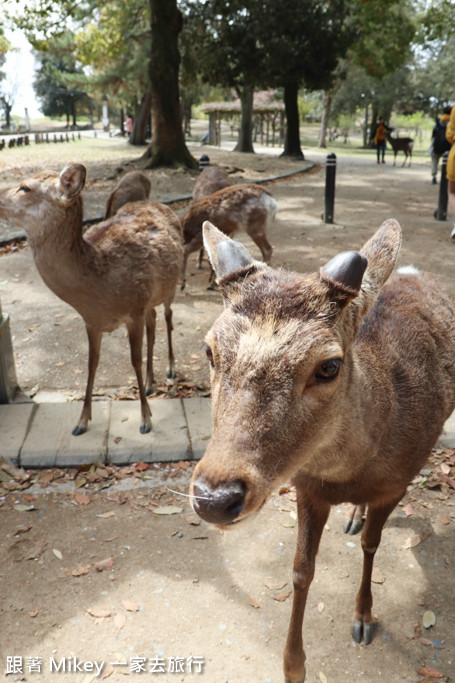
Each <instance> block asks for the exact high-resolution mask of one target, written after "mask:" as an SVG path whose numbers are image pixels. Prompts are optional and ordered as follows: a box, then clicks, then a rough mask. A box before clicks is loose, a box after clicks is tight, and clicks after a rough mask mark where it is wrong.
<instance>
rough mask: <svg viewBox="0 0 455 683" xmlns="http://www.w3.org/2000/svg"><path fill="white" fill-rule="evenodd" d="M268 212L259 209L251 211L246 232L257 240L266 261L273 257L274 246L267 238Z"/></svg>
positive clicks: (254, 240) (268, 261)
mask: <svg viewBox="0 0 455 683" xmlns="http://www.w3.org/2000/svg"><path fill="white" fill-rule="evenodd" d="M267 218H268V215H267V212H265V211H263V210H261V209H257V210H255V211H251V213H250V215H249V217H248V223H247V225H246V228H245V230H246V233H247V235H249V236H250V237H251V239H252V240H253V242H255V243H256V244H257V245H258V247H259V249H260V250H261V254H262V258H263V259H264V261H265V262H266V263H270V259H271V258H272V252H273V247H272V245H271V244H270V242H269V241H268V239H267V234H266V226H267V222H268V221H267Z"/></svg>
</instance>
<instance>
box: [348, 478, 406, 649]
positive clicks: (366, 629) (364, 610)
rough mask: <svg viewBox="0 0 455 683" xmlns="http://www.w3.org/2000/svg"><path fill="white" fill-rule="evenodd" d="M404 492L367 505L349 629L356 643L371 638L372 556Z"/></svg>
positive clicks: (367, 640) (369, 641) (366, 641)
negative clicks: (359, 581)
mask: <svg viewBox="0 0 455 683" xmlns="http://www.w3.org/2000/svg"><path fill="white" fill-rule="evenodd" d="M405 492H406V489H405V490H404V491H402V492H401V493H400V495H399V496H396V497H395V498H393V499H392V500H390V501H389V502H386V503H382V504H380V505H378V504H376V505H374V504H371V503H370V504H369V505H368V513H367V518H366V522H365V527H364V529H363V532H362V550H363V574H362V581H361V583H360V588H359V592H358V593H357V598H356V608H355V614H354V623H353V625H352V629H351V634H352V637H353V639H354V640H355V641H356V642H357V643H361V642H362V640H363V641H364V642H365V645H368V644H369V643H371V640H372V638H373V629H374V626H373V619H372V615H371V608H372V606H373V596H372V593H371V575H372V572H373V562H374V556H375V553H376V550H377V549H378V546H379V543H380V542H381V535H382V529H383V528H384V524H385V523H386V521H387V519H388V517H389V515H390V513H391V512H392V510H393V509H394V507H395V506H396V505H397V504H398V503H399V501H400V500H401V499H402V497H403V496H404V494H405Z"/></svg>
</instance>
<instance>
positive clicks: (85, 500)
mask: <svg viewBox="0 0 455 683" xmlns="http://www.w3.org/2000/svg"><path fill="white" fill-rule="evenodd" d="M74 500H75V501H76V503H78V505H88V504H89V503H90V496H88V495H87V494H86V493H83V492H82V491H75V492H74Z"/></svg>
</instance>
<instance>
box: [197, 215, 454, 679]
mask: <svg viewBox="0 0 455 683" xmlns="http://www.w3.org/2000/svg"><path fill="white" fill-rule="evenodd" d="M204 243H205V247H206V249H207V251H208V254H209V258H210V260H211V262H212V265H213V268H214V269H215V271H216V274H217V281H218V284H219V287H220V290H221V293H222V295H223V299H224V311H223V313H222V314H221V316H220V317H219V318H218V320H217V321H216V322H215V323H214V325H213V327H212V329H211V330H210V331H209V333H208V334H207V337H206V342H207V345H206V353H207V358H208V360H209V362H210V366H211V383H212V417H213V420H212V421H213V434H212V438H211V440H210V442H209V444H208V446H207V450H206V453H205V455H204V457H203V458H202V460H201V461H200V462H199V463H198V465H197V467H196V469H195V471H194V475H193V479H192V483H191V486H190V497H191V502H192V505H193V508H194V510H195V512H197V514H198V515H200V516H201V517H202V518H203V519H205V520H206V521H208V522H212V523H214V524H217V525H219V526H220V527H222V528H226V529H231V528H232V527H235V526H237V525H238V524H239V523H241V522H242V521H243V520H244V519H246V518H247V517H249V516H250V515H251V514H253V513H255V512H257V511H259V510H260V509H261V507H262V506H263V504H264V503H265V501H266V500H267V497H268V496H269V495H270V493H271V492H272V491H273V490H274V489H275V488H276V487H277V486H279V485H280V484H283V483H284V482H286V481H289V480H291V481H292V483H293V484H294V486H295V487H296V492H297V512H298V527H299V528H298V539H297V551H296V555H295V561H294V600H293V608H292V614H291V621H290V626H289V632H288V637H287V642H286V647H285V651H284V673H285V677H286V681H287V682H288V683H297V682H298V683H302V681H303V680H304V679H305V653H304V649H303V641H302V621H303V615H304V611H305V603H306V599H307V594H308V589H309V587H310V584H311V581H312V579H313V576H314V572H315V560H316V554H317V551H318V547H319V542H320V538H321V535H322V531H323V529H324V525H325V523H326V521H327V518H328V515H329V512H330V507H331V505H338V504H340V503H342V502H351V503H352V504H354V505H355V506H360V509H362V507H361V506H365V505H368V512H367V517H366V522H365V526H364V528H363V532H362V539H361V544H362V549H363V576H362V581H361V585H360V589H359V592H358V594H357V599H356V606H355V613H354V621H353V625H352V636H353V638H354V640H355V641H357V642H361V641H362V640H363V641H364V642H365V643H366V644H368V643H369V642H370V641H371V639H372V636H373V619H372V612H371V610H372V593H371V575H372V570H373V560H374V555H375V552H376V550H377V548H378V545H379V543H380V540H381V533H382V529H383V526H384V524H385V522H386V520H387V518H388V516H389V515H390V514H391V512H392V510H393V509H394V507H395V506H396V505H397V503H398V502H399V501H400V500H401V498H402V496H403V495H404V493H405V492H406V487H407V485H408V484H409V482H410V481H411V480H412V478H413V477H414V476H415V475H416V474H417V473H418V472H419V470H420V469H421V467H422V466H423V465H424V463H425V461H426V460H427V458H428V456H429V455H430V453H431V449H432V447H433V446H434V444H435V443H436V440H437V438H438V436H439V434H440V432H441V430H442V427H443V424H444V421H445V420H446V419H447V417H448V416H449V415H450V414H451V412H452V411H453V409H454V407H455V316H454V309H453V306H452V304H451V303H450V301H449V300H448V298H447V297H446V296H445V294H444V293H443V291H442V290H441V287H440V285H439V284H438V282H437V280H436V278H435V277H433V276H432V275H429V274H419V273H416V274H413V275H403V274H401V275H400V274H398V275H397V276H394V277H393V278H392V279H391V280H390V282H389V283H387V284H385V283H386V281H387V280H388V278H389V276H390V274H391V272H392V269H393V267H394V264H395V261H396V259H397V255H398V251H399V248H400V243H401V230H400V226H399V224H398V223H397V222H396V221H394V220H388V221H386V222H385V223H384V224H383V225H382V226H381V228H380V229H379V230H378V231H377V232H376V234H375V235H374V236H373V237H372V238H371V239H370V240H369V241H368V242H367V243H366V244H365V246H364V247H363V248H362V250H361V251H360V253H359V252H356V251H348V252H344V253H341V254H338V255H337V256H335V257H334V258H333V259H332V260H330V261H329V262H328V263H326V264H325V265H324V266H322V267H321V269H320V270H319V272H316V273H312V274H306V275H302V274H299V273H292V272H286V271H282V270H281V271H277V270H273V269H271V268H270V267H268V266H266V265H265V264H264V263H259V262H257V261H254V260H253V259H252V258H251V256H250V255H249V254H248V251H247V250H246V248H245V247H244V246H243V245H242V244H240V243H238V242H234V241H233V240H230V239H228V238H227V237H226V236H225V235H224V234H223V233H221V232H220V231H219V230H217V229H216V228H215V227H214V226H213V225H211V224H209V223H208V222H206V223H204Z"/></svg>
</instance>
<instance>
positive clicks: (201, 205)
mask: <svg viewBox="0 0 455 683" xmlns="http://www.w3.org/2000/svg"><path fill="white" fill-rule="evenodd" d="M277 209H278V204H277V203H276V201H275V200H274V198H273V197H272V195H271V193H270V192H269V191H268V190H266V189H265V188H263V187H261V186H260V185H255V184H254V183H248V184H245V185H231V186H230V187H225V188H224V189H222V190H218V191H217V192H214V193H213V194H211V195H209V196H208V197H204V198H203V199H200V200H199V201H197V202H195V203H194V204H193V205H192V206H191V207H190V208H189V209H188V211H187V212H186V214H185V215H184V216H183V218H182V227H183V241H184V243H185V249H184V257H183V269H182V286H181V288H182V289H184V287H185V273H186V263H187V260H188V256H189V255H190V254H192V253H193V251H197V250H199V249H201V248H202V246H203V242H202V223H203V222H204V221H205V220H208V221H212V222H215V223H216V224H217V226H218V227H219V229H220V230H222V231H223V232H224V233H225V234H226V235H233V234H234V233H235V232H237V231H238V230H244V231H245V232H246V233H247V234H248V235H249V236H250V237H251V239H252V240H253V241H254V242H255V243H256V244H257V246H258V247H259V249H260V250H261V254H262V258H263V259H264V261H266V262H267V263H268V262H269V261H270V258H271V256H272V251H273V248H272V246H271V244H270V242H269V241H268V239H267V229H268V228H269V227H270V225H271V224H272V223H273V220H274V218H275V215H276V212H277Z"/></svg>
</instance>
